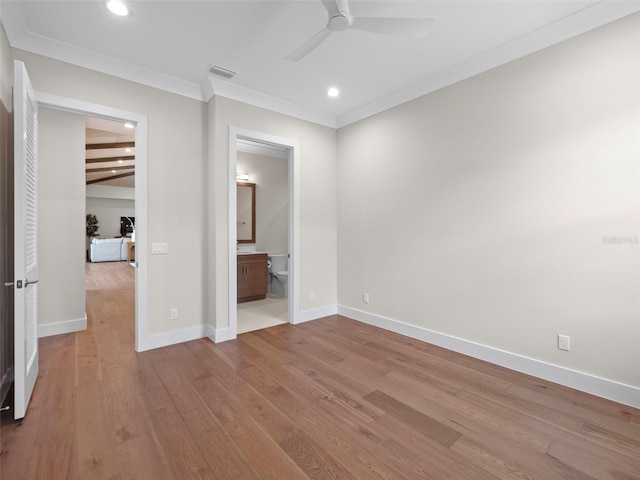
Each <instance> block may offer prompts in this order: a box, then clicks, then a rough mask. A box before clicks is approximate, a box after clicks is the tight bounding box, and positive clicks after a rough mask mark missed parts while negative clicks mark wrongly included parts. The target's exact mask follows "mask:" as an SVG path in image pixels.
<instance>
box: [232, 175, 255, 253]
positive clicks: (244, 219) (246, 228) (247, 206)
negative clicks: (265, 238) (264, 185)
mask: <svg viewBox="0 0 640 480" xmlns="http://www.w3.org/2000/svg"><path fill="white" fill-rule="evenodd" d="M236 191H237V198H238V200H237V217H236V222H237V229H238V243H256V184H255V183H247V182H237V184H236Z"/></svg>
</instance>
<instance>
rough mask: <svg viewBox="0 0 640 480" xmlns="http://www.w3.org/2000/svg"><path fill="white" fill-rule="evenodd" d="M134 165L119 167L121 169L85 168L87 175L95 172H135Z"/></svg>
mask: <svg viewBox="0 0 640 480" xmlns="http://www.w3.org/2000/svg"><path fill="white" fill-rule="evenodd" d="M135 168H136V167H135V165H129V166H126V165H125V166H121V167H102V168H87V170H86V171H87V173H95V172H110V171H112V170H135Z"/></svg>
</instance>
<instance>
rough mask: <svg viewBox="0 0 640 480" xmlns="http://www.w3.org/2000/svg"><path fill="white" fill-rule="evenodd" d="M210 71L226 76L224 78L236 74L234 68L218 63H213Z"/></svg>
mask: <svg viewBox="0 0 640 480" xmlns="http://www.w3.org/2000/svg"><path fill="white" fill-rule="evenodd" d="M209 73H212V74H213V75H218V76H219V77H224V78H233V76H234V75H235V74H236V72H234V71H233V70H229V69H228V68H223V67H219V66H218V65H211V68H209Z"/></svg>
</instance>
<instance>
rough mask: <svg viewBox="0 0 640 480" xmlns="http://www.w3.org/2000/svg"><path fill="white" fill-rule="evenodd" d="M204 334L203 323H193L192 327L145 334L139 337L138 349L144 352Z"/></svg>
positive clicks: (200, 336) (188, 340)
mask: <svg viewBox="0 0 640 480" xmlns="http://www.w3.org/2000/svg"><path fill="white" fill-rule="evenodd" d="M205 336H206V335H205V326H204V325H195V326H193V327H187V328H182V329H180V330H172V331H170V332H163V333H156V334H154V335H147V336H146V337H145V338H143V339H141V342H140V349H139V350H138V351H139V352H144V351H145V350H153V349H154V348H161V347H167V346H169V345H175V344H177V343H184V342H190V341H192V340H199V339H201V338H204V337H205Z"/></svg>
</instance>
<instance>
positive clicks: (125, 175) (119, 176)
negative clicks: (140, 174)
mask: <svg viewBox="0 0 640 480" xmlns="http://www.w3.org/2000/svg"><path fill="white" fill-rule="evenodd" d="M135 174H136V173H135V172H129V173H121V174H119V175H111V176H110V177H104V178H98V179H96V180H87V185H92V184H94V183H102V182H108V181H109V180H116V179H118V178H124V177H131V176H132V175H135Z"/></svg>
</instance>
